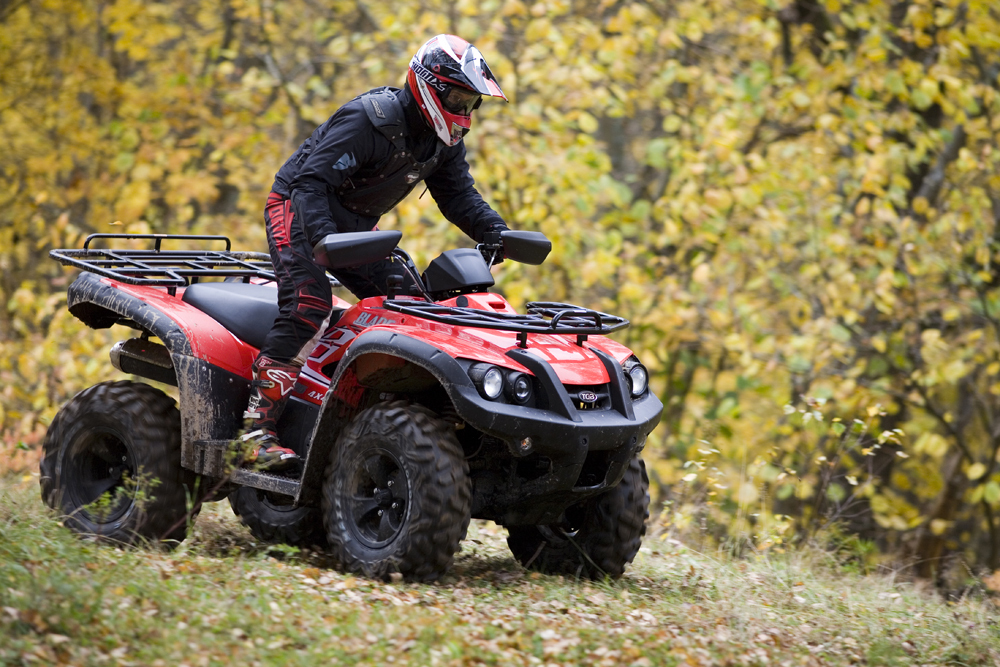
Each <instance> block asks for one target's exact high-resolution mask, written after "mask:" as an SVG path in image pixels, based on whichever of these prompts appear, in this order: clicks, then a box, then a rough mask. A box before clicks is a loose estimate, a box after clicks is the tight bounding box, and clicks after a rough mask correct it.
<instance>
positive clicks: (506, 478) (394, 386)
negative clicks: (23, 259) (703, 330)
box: [41, 231, 662, 580]
mask: <svg viewBox="0 0 1000 667" xmlns="http://www.w3.org/2000/svg"><path fill="white" fill-rule="evenodd" d="M136 238H144V239H149V240H150V241H151V244H152V245H153V248H151V249H148V250H134V249H97V248H92V247H91V245H92V244H93V242H94V241H95V240H97V239H102V240H107V239H136ZM400 238H401V234H400V233H399V232H392V231H375V232H361V233H348V234H335V235H331V236H329V237H327V238H326V239H325V240H324V241H323V242H321V243H320V244H318V245H317V246H316V249H315V256H316V260H317V262H319V263H320V264H322V265H324V266H326V267H329V268H338V267H346V266H356V265H359V264H364V263H367V262H371V261H374V260H376V259H380V258H383V257H389V256H391V257H392V258H393V261H394V262H396V263H398V265H399V268H400V279H399V280H398V281H394V282H391V283H390V293H389V295H388V296H386V297H374V298H368V299H363V300H361V301H360V302H359V303H356V304H353V305H352V304H350V303H348V302H346V301H342V300H339V299H335V303H334V311H333V316H332V317H331V320H330V321H331V322H333V323H335V324H332V325H331V326H330V329H329V330H328V331H327V332H326V333H325V335H324V336H323V338H322V340H321V342H320V343H319V345H318V346H317V347H316V349H315V350H314V351H313V353H312V356H311V357H310V358H309V360H308V362H307V363H306V365H305V367H304V368H303V369H302V373H301V375H300V377H299V380H298V384H297V385H296V387H295V389H294V391H293V396H292V398H291V400H290V401H289V404H288V407H287V408H286V409H285V411H284V413H283V414H282V417H281V420H280V422H279V424H278V431H279V437H280V439H281V442H282V443H283V444H284V445H285V446H288V447H292V448H293V449H295V450H296V452H297V453H298V454H299V455H300V456H302V457H303V459H304V461H305V463H304V466H303V469H302V473H301V477H300V478H298V479H292V478H289V477H282V476H278V475H274V474H267V473H264V472H260V471H254V470H252V469H247V468H241V467H239V454H238V452H234V445H233V439H234V438H235V436H236V435H237V432H238V430H239V429H240V427H241V424H242V414H243V410H244V408H245V406H246V405H247V399H248V397H249V395H250V378H251V369H250V366H251V363H252V362H253V360H254V358H255V357H256V354H257V350H258V349H259V348H260V346H261V344H262V342H263V340H264V337H265V335H266V334H267V333H268V331H269V329H270V327H271V324H272V322H273V321H274V318H275V317H276V315H277V313H278V305H277V298H276V295H277V290H276V289H275V286H274V282H273V280H274V276H273V274H272V272H271V271H272V267H271V264H270V261H269V258H268V256H267V255H265V254H261V253H249V252H234V251H232V250H231V249H230V248H231V246H230V242H229V239H227V238H225V237H218V236H164V235H138V236H137V235H118V234H94V235H92V236H90V237H88V239H87V240H86V242H85V243H84V247H83V249H82V250H53V251H52V252H51V256H52V257H53V258H55V259H57V260H59V261H60V262H62V263H63V264H66V265H70V266H74V267H77V268H80V269H82V270H83V273H81V274H80V275H79V276H78V277H77V279H76V280H75V281H74V282H73V284H72V285H71V286H70V288H69V294H68V305H69V309H70V312H71V313H73V315H75V316H76V317H78V318H79V319H81V320H82V321H83V322H85V323H86V324H88V325H89V326H91V327H93V328H96V329H100V328H107V327H110V326H111V325H113V324H123V325H126V326H128V327H130V328H132V329H134V330H135V332H136V336H135V337H133V338H129V339H127V340H124V341H121V342H119V343H117V344H116V345H115V346H114V348H113V349H112V351H111V361H112V363H113V365H114V366H115V367H116V368H117V369H119V370H120V371H122V372H123V373H128V374H131V375H133V376H137V377H140V378H147V379H149V380H154V381H156V382H160V383H163V384H167V385H173V386H174V387H177V393H178V395H179V399H180V400H179V410H178V407H177V405H176V403H175V401H174V399H173V398H171V397H170V396H168V395H167V394H166V393H164V392H163V391H161V390H160V389H157V388H155V387H153V386H151V385H149V384H145V383H142V382H135V381H117V382H105V383H101V384H98V385H95V386H93V387H91V388H89V389H87V390H85V391H83V392H81V393H80V394H78V395H77V396H75V397H74V398H73V399H72V400H70V401H69V403H67V404H66V406H65V407H64V408H63V409H62V410H61V411H60V412H59V414H57V415H56V417H55V419H54V420H53V421H52V425H51V426H50V427H49V430H48V434H47V435H46V437H45V443H44V458H43V460H42V464H41V486H42V497H43V499H44V500H45V502H46V503H48V504H49V505H50V506H52V507H54V508H56V509H57V510H58V511H59V512H60V513H62V514H63V515H65V517H66V525H67V526H69V527H70V528H71V529H72V530H74V531H76V532H79V533H83V534H89V535H96V536H99V537H101V538H103V539H107V540H112V541H116V542H122V543H132V542H135V541H136V540H138V539H152V540H182V539H184V537H185V535H186V534H187V530H188V527H189V525H190V523H191V521H193V519H194V516H195V515H196V514H197V512H198V510H199V508H200V506H201V503H202V502H206V501H214V500H221V499H222V498H225V497H228V498H229V501H230V503H232V507H233V510H234V511H235V512H236V513H237V514H238V515H239V516H240V517H241V519H242V521H243V523H245V524H246V525H247V526H248V527H249V528H250V531H251V532H252V533H253V534H254V536H256V537H257V538H258V539H260V540H262V541H272V542H285V543H289V544H293V545H302V546H318V547H322V548H324V549H326V550H327V551H328V552H329V553H331V554H332V555H333V556H334V557H335V559H336V560H337V561H338V562H339V563H340V565H341V566H342V567H343V568H344V569H346V570H350V571H353V572H360V573H363V574H366V575H368V576H374V577H385V576H388V575H389V574H391V573H393V572H399V573H402V574H403V575H404V576H405V577H407V578H410V579H418V580H427V579H433V578H435V577H437V576H439V575H441V574H442V573H444V572H445V571H446V570H447V569H448V567H449V565H450V564H451V562H452V559H453V557H454V554H455V552H456V551H457V550H458V549H459V543H460V542H461V540H462V539H463V538H464V537H465V533H466V529H467V527H468V525H469V519H470V518H471V517H476V518H480V519H490V520H493V521H495V522H497V523H499V524H502V525H504V526H506V527H507V529H508V531H509V537H508V540H507V542H508V544H509V545H510V549H511V551H512V552H513V553H514V555H515V557H517V559H518V560H519V561H520V562H521V563H523V564H524V565H525V566H526V567H529V568H534V569H538V570H542V571H545V572H553V573H556V572H559V573H569V574H575V575H583V576H588V577H601V576H605V575H610V576H613V577H617V576H620V575H621V574H622V572H623V571H624V568H625V566H626V564H628V563H629V562H631V560H632V559H633V558H634V557H635V554H636V552H637V551H638V549H639V544H640V542H641V539H642V536H643V534H644V533H645V522H646V519H647V518H648V516H649V511H648V505H649V495H648V493H647V489H648V480H647V477H646V472H645V467H644V465H643V462H642V459H641V458H640V456H639V454H640V452H641V451H642V448H643V446H644V445H645V442H646V437H647V435H648V434H649V433H650V431H652V430H653V428H654V427H655V426H656V424H657V422H658V421H659V419H660V412H661V409H662V404H661V403H660V401H659V400H658V399H657V398H656V397H655V396H654V395H652V394H651V393H650V391H649V390H648V386H647V373H646V369H645V368H644V367H643V366H642V365H641V364H640V363H639V360H638V359H637V358H636V357H635V356H634V355H633V354H632V353H631V351H629V350H628V349H627V348H626V347H624V346H622V345H620V344H618V343H616V342H614V341H612V340H610V339H608V338H606V337H605V336H604V335H603V334H606V333H608V332H611V331H615V330H617V329H620V328H623V327H625V326H628V321H627V320H624V319H622V318H619V317H614V316H611V315H607V314H605V313H600V312H596V311H593V310H588V309H585V308H581V307H579V306H572V305H568V304H562V303H529V304H527V308H526V310H527V314H518V313H517V312H515V310H514V309H513V308H512V307H511V306H510V304H509V303H507V301H506V300H505V299H504V298H503V297H502V296H501V295H499V294H496V293H491V292H489V291H488V288H489V287H490V286H492V285H493V277H492V274H491V273H490V267H491V265H492V264H494V263H496V262H497V261H498V260H502V259H503V258H507V259H510V260H514V261H520V262H525V263H529V264H539V263H541V262H542V261H543V260H544V259H545V257H546V256H547V254H548V252H549V250H550V248H551V244H550V243H549V241H548V239H546V238H545V236H544V235H542V234H540V233H538V232H520V231H506V232H503V233H502V235H501V234H496V235H495V236H494V237H492V238H491V239H488V241H487V242H486V243H484V244H481V245H480V246H477V248H475V249H472V248H464V249H454V250H448V251H447V252H445V253H443V254H442V255H440V256H439V257H437V258H436V259H435V260H434V261H432V262H431V263H430V265H429V266H428V267H427V269H426V271H424V273H423V274H419V273H418V271H417V269H416V268H415V267H414V265H413V262H412V261H411V260H410V258H409V256H408V255H407V254H406V253H405V252H403V251H402V250H400V249H398V248H397V247H396V246H397V244H398V243H399V240H400ZM165 241H170V242H171V244H174V245H176V242H177V241H182V242H184V243H185V244H187V245H189V246H191V245H199V244H200V245H205V243H204V242H206V241H210V242H218V243H223V242H224V243H225V246H226V249H225V250H224V251H222V250H166V249H163V248H162V245H163V243H164V242H165ZM195 242H197V243H195ZM404 272H405V273H407V274H409V276H410V278H411V279H412V282H414V283H415V287H413V288H411V290H410V293H407V294H401V293H399V292H400V289H399V285H400V284H402V280H401V277H402V274H403V273H404Z"/></svg>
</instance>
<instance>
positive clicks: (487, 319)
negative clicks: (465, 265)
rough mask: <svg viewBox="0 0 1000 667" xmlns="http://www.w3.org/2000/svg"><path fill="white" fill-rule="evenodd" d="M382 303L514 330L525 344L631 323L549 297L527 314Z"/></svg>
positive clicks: (464, 323) (435, 318)
mask: <svg viewBox="0 0 1000 667" xmlns="http://www.w3.org/2000/svg"><path fill="white" fill-rule="evenodd" d="M383 306H384V307H385V308H387V309H389V310H394V311H396V312H398V313H402V314H404V315H410V316H413V317H421V318H423V319H425V320H431V321H432V322H441V323H443V324H452V325H455V326H461V327H477V328H481V329H498V330H500V331H515V332H517V334H518V336H517V341H518V345H519V346H520V347H522V348H524V347H527V346H528V334H529V333H536V334H560V335H561V334H570V335H572V334H576V342H577V344H578V345H583V342H584V341H585V340H587V336H589V335H603V334H607V333H611V332H612V331H618V330H619V329H624V328H625V327H627V326H628V325H629V321H628V320H626V319H625V318H624V317H618V316H617V315H609V314H607V313H602V312H599V311H596V310H590V309H587V308H583V307H582V306H574V305H573V304H571V303H556V302H549V301H532V302H530V303H528V304H526V306H525V308H526V310H527V311H528V312H527V314H524V315H521V314H516V315H515V314H511V313H496V312H491V311H487V310H480V309H478V308H466V307H462V306H442V305H440V304H437V303H428V302H424V301H400V300H398V299H386V300H385V301H384V302H383Z"/></svg>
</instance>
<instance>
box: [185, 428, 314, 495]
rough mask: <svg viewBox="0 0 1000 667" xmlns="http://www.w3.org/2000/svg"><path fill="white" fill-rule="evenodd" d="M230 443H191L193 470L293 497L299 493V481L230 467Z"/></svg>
mask: <svg viewBox="0 0 1000 667" xmlns="http://www.w3.org/2000/svg"><path fill="white" fill-rule="evenodd" d="M232 448H233V441H232V440H198V441H196V442H195V443H194V451H195V466H194V468H193V469H194V471H195V472H197V473H199V474H201V475H208V476H209V477H219V478H222V477H228V478H229V481H230V482H232V483H233V484H239V485H240V486H249V487H252V488H254V489H262V490H264V491H273V492H274V493H280V494H282V495H285V496H292V497H293V498H294V497H295V496H296V495H297V494H298V492H299V486H300V480H298V479H294V478H291V477H282V476H281V475H274V474H271V473H267V472H260V471H257V470H247V469H244V468H234V467H233V466H234V464H235V463H236V462H235V461H234V460H233V456H234V454H233V449H232Z"/></svg>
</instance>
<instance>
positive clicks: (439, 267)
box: [423, 248, 493, 293]
mask: <svg viewBox="0 0 1000 667" xmlns="http://www.w3.org/2000/svg"><path fill="white" fill-rule="evenodd" d="M423 278H424V285H426V287H427V291H428V292H431V293H441V292H452V291H467V292H474V291H482V290H485V289H486V288H487V287H490V286H491V285H493V274H492V273H490V268H489V267H488V266H487V265H486V260H484V259H483V256H482V254H481V253H480V252H479V251H478V250H475V249H473V248H454V249H452V250H446V251H444V252H443V253H441V255H439V256H438V257H437V258H435V259H434V261H432V262H431V263H430V264H429V265H428V266H427V270H426V271H424V276H423Z"/></svg>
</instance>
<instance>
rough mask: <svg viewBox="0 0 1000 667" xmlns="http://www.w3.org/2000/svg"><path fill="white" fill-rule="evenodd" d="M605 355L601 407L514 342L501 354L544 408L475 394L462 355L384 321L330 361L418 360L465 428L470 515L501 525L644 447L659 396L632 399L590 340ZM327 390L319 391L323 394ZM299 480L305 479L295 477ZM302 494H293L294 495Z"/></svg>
mask: <svg viewBox="0 0 1000 667" xmlns="http://www.w3.org/2000/svg"><path fill="white" fill-rule="evenodd" d="M591 349H592V350H594V351H595V353H596V354H597V355H598V356H599V357H600V358H601V359H602V361H603V362H604V363H605V367H606V368H607V369H608V371H609V375H610V377H611V381H610V382H609V384H608V386H607V387H606V390H607V393H608V394H609V396H610V400H609V401H608V405H607V407H606V409H599V410H579V409H577V408H576V407H575V406H574V403H573V400H572V398H571V396H570V394H569V392H568V390H567V388H566V387H565V386H564V385H563V384H562V383H561V382H559V379H558V377H557V375H556V373H555V371H554V370H553V369H552V367H551V366H550V365H549V364H548V363H547V362H545V361H543V360H542V359H540V358H538V357H536V356H534V355H532V354H530V353H528V352H525V351H523V350H511V351H510V353H509V354H508V356H510V357H511V358H512V359H514V360H516V361H517V362H518V363H520V364H522V365H523V366H525V367H526V368H528V369H529V370H530V371H531V372H532V374H533V375H534V376H535V378H536V380H537V382H538V385H539V386H540V388H541V391H543V392H544V393H545V394H546V397H545V398H546V400H545V401H544V405H545V406H546V408H545V409H542V408H535V407H525V406H520V405H514V404H508V403H500V402H496V401H491V400H489V399H486V398H483V397H482V396H481V395H480V394H479V391H478V390H477V389H476V387H475V385H474V384H473V382H472V380H471V379H470V377H469V374H468V372H467V371H466V369H465V368H464V367H463V360H456V359H454V358H452V357H450V356H449V355H448V354H446V353H444V352H442V351H441V350H439V349H438V348H436V347H434V346H432V345H430V344H428V343H426V342H423V341H420V340H417V339H415V338H411V337H409V336H405V335H402V334H399V333H395V332H392V331H389V330H378V329H375V330H371V331H368V332H365V333H364V334H362V335H361V336H359V337H358V339H357V340H356V341H355V342H354V344H353V345H352V346H351V348H350V350H349V351H348V353H347V354H346V355H345V356H344V359H343V360H342V361H341V363H340V365H339V369H338V371H339V374H338V376H337V377H334V378H333V380H332V384H333V385H334V386H337V384H338V382H339V380H340V374H343V373H345V372H347V369H349V368H351V367H352V366H353V365H354V362H355V361H357V360H358V358H360V357H362V356H363V355H366V354H391V355H393V356H397V357H401V358H403V359H406V360H407V361H410V362H412V363H414V364H417V365H420V366H421V367H423V368H424V369H426V370H427V371H429V373H430V374H431V375H433V376H434V378H435V379H436V380H437V382H438V383H439V384H440V386H441V387H442V388H443V389H444V390H445V391H446V393H447V394H448V397H449V399H450V401H451V404H452V406H453V407H454V410H455V413H456V415H457V417H458V418H459V419H460V420H461V421H462V422H464V424H465V428H464V429H463V430H462V431H460V432H459V433H460V434H462V433H463V432H464V435H460V436H459V439H460V440H463V441H464V442H465V443H468V447H467V452H466V455H467V460H468V461H469V465H470V476H471V478H472V482H473V487H474V490H473V500H472V503H473V507H472V515H473V516H474V517H476V518H483V519H491V520H494V521H497V522H498V523H502V524H505V525H519V524H532V525H537V524H546V523H556V522H557V521H558V520H559V518H560V516H561V515H562V513H563V512H564V511H565V509H566V508H567V507H569V506H571V505H574V504H576V503H579V502H581V501H582V500H584V499H586V498H589V497H591V496H594V495H597V494H600V493H602V492H604V491H606V490H608V489H609V488H612V487H614V486H615V485H617V484H618V483H619V482H620V481H621V479H622V476H623V475H624V473H625V470H626V468H627V466H628V464H629V461H631V459H632V458H633V457H634V456H635V455H636V454H637V453H638V452H639V451H641V450H642V448H643V447H644V446H645V443H646V438H647V436H648V435H649V433H650V432H651V431H652V430H653V429H654V428H655V427H656V425H657V424H658V423H659V421H660V416H661V412H662V409H663V404H662V403H661V402H660V401H659V399H657V398H656V396H654V395H652V394H651V393H648V392H647V393H646V394H644V395H643V396H641V397H639V398H638V399H636V400H632V399H631V398H630V396H629V395H628V393H627V390H626V389H625V379H624V376H623V374H622V371H621V367H620V365H619V364H618V362H616V361H615V360H614V359H612V358H611V357H610V356H609V355H607V354H605V353H603V352H601V351H600V350H597V349H596V348H591ZM329 398H330V397H328V399H329ZM326 430H327V429H325V428H320V427H319V424H318V425H317V432H316V433H314V439H313V447H311V448H310V452H309V456H310V461H309V462H308V463H307V465H306V468H307V472H306V477H308V476H309V470H310V469H314V471H315V472H317V474H318V470H319V465H318V463H319V462H318V461H313V458H314V457H322V458H321V460H322V461H324V462H325V460H326V456H325V451H328V450H329V447H330V446H332V443H330V444H326V446H320V442H321V440H322V439H321V438H319V437H318V435H319V433H321V432H323V431H326ZM304 486H308V484H304ZM301 500H303V499H302V498H300V501H301Z"/></svg>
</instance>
